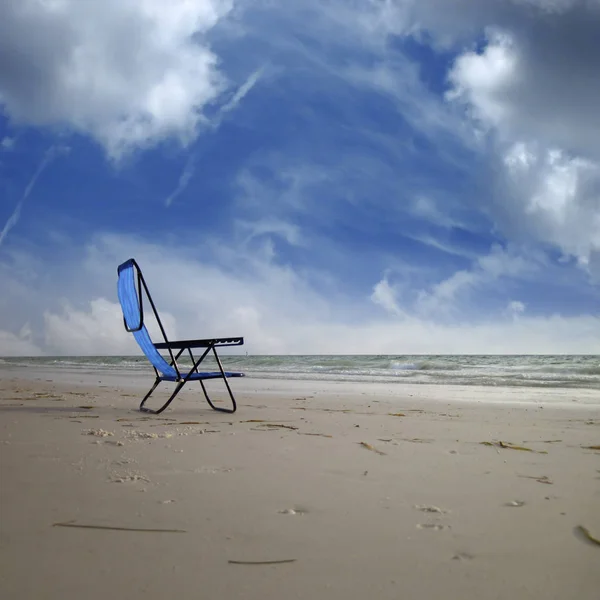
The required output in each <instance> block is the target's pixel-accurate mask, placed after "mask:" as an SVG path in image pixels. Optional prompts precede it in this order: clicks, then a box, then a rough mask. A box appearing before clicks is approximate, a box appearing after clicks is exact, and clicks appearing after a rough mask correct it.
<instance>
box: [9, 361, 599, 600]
mask: <svg viewBox="0 0 600 600" xmlns="http://www.w3.org/2000/svg"><path fill="white" fill-rule="evenodd" d="M1 376H2V378H1V380H0V597H1V598H3V599H7V600H12V599H29V598H31V599H33V598H35V599H36V600H42V599H68V598H78V599H79V598H85V599H89V600H94V599H102V600H106V599H108V598H127V599H128V600H134V599H137V598H144V599H145V600H152V599H161V600H162V599H165V598H179V599H182V600H185V599H188V598H194V599H196V598H223V599H224V598H227V599H229V598H244V599H248V600H251V599H257V600H258V599H261V600H265V599H269V598H274V599H275V598H277V599H279V598H286V599H287V598H311V599H321V598H322V599H338V598H339V599H342V598H343V599H345V600H348V599H353V598H360V599H365V598H372V599H387V598H394V599H397V598H411V599H412V598H423V599H433V598H444V599H445V600H454V599H456V600H459V599H460V600H464V599H467V598H469V599H470V598H473V599H477V600H488V599H511V600H520V599H529V598H532V599H533V598H535V599H537V598H539V599H544V600H551V599H554V598H556V599H561V600H564V599H567V598H569V599H570V598H573V599H577V600H588V599H589V600H592V599H593V600H598V598H599V597H600V546H599V545H594V544H593V543H592V542H591V541H589V540H587V539H586V538H585V536H584V535H583V534H582V533H581V530H578V529H576V528H577V527H579V526H583V527H585V528H587V530H588V531H589V532H590V533H591V534H592V535H595V536H596V537H600V452H599V451H597V450H594V449H591V448H587V447H589V446H598V445H600V394H598V392H593V391H588V392H585V391H580V390H565V389H563V390H554V391H545V390H539V389H537V390H525V389H523V388H520V389H490V388H477V387H470V388H459V387H442V386H415V385H412V386H411V385H383V384H371V385H362V384H352V383H331V382H311V381H274V380H271V381H269V380H260V379H253V378H245V379H243V380H233V381H232V385H233V387H234V390H235V392H236V397H237V400H238V403H239V409H238V412H237V413H236V414H235V415H224V414H218V413H215V412H213V411H211V410H210V409H209V407H208V406H207V405H206V403H205V402H204V401H203V400H202V398H201V396H200V395H199V394H198V393H197V392H199V389H195V388H193V387H191V386H188V388H189V389H187V390H186V391H185V392H183V393H182V396H181V399H178V400H176V401H175V402H174V403H173V404H172V408H170V409H169V410H168V411H166V412H165V413H163V414H162V415H160V416H147V415H144V414H142V413H139V412H138V411H137V410H136V408H137V405H138V404H139V399H140V395H141V394H142V393H143V392H144V391H145V389H147V387H149V384H150V381H149V379H150V378H147V379H143V380H140V379H139V378H136V379H134V380H130V379H126V378H125V377H122V376H121V377H119V376H110V377H107V376H106V375H98V374H87V375H85V374H84V375H81V374H80V373H77V372H75V371H74V372H72V373H70V374H68V373H67V374H65V373H63V374H62V375H61V374H57V373H52V372H50V371H44V372H42V371H38V372H28V373H27V378H25V372H24V371H20V370H18V369H13V370H7V369H4V370H3V371H2V372H1ZM211 387H212V388H215V389H216V388H218V385H217V382H214V385H212V386H211ZM217 397H224V396H223V395H222V394H217ZM500 441H502V442H505V443H506V444H509V443H510V444H514V445H517V446H519V447H524V448H528V449H530V450H531V451H525V450H519V449H515V448H511V447H508V446H506V445H505V446H502V445H484V444H482V442H492V443H497V442H500ZM79 526H85V527H79ZM129 529H132V530H129ZM273 561H275V563H274V564H245V563H273Z"/></svg>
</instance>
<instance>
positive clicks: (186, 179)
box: [165, 154, 196, 208]
mask: <svg viewBox="0 0 600 600" xmlns="http://www.w3.org/2000/svg"><path fill="white" fill-rule="evenodd" d="M194 161H195V156H194V155H193V154H191V155H190V156H189V157H188V159H187V161H186V163H185V167H184V168H183V171H182V172H181V175H180V176H179V181H178V182H177V187H176V188H175V189H174V190H173V191H172V192H171V193H170V194H169V196H168V198H167V199H166V200H165V206H166V207H167V208H168V207H169V206H171V204H173V201H174V200H175V199H176V198H177V197H178V196H179V195H181V194H182V193H183V192H184V191H185V189H186V188H187V186H188V185H189V184H190V181H191V180H192V177H193V176H194V172H195V170H196V165H195V164H194Z"/></svg>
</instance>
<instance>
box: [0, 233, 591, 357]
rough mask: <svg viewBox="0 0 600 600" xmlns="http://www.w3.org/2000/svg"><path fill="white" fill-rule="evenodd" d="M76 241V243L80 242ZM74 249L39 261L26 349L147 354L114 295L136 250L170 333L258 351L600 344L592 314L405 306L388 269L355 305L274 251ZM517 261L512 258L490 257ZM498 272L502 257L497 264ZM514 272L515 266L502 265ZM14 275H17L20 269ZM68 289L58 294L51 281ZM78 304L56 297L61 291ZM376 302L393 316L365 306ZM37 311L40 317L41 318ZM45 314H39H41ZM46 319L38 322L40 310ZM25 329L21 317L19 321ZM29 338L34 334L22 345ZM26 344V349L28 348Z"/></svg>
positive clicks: (95, 244)
mask: <svg viewBox="0 0 600 600" xmlns="http://www.w3.org/2000/svg"><path fill="white" fill-rule="evenodd" d="M73 250H75V248H73ZM77 250H78V251H74V252H72V253H69V256H70V261H71V262H70V263H69V264H62V265H61V266H60V268H58V267H56V266H53V264H54V263H53V262H52V260H51V258H48V260H47V262H44V263H38V266H37V267H36V268H37V269H42V270H44V271H45V273H46V278H45V279H44V280H43V281H40V280H36V281H37V283H36V294H35V295H34V300H35V301H36V302H37V312H36V311H35V310H34V309H32V310H31V311H30V313H31V314H30V316H31V320H30V331H31V335H30V336H29V337H28V338H27V344H29V346H26V347H27V348H30V349H31V350H33V349H34V348H38V349H39V351H42V352H44V353H46V354H88V355H89V354H92V355H93V354H130V353H133V354H138V353H139V351H138V350H137V349H136V346H135V345H134V343H133V340H132V337H131V336H130V335H128V334H126V333H125V331H124V330H123V326H122V318H121V312H120V308H119V305H118V302H117V300H116V285H115V284H116V265H117V264H118V263H119V262H120V261H121V260H123V259H124V257H127V256H130V255H133V256H135V257H136V259H137V260H138V261H139V263H140V265H141V266H142V268H143V269H144V274H145V276H146V279H147V282H148V285H149V287H150V291H151V293H152V295H153V298H154V300H155V302H156V304H157V307H158V309H159V311H160V314H161V316H162V317H163V318H164V320H165V324H166V326H167V330H168V332H169V334H170V336H171V337H176V336H177V335H181V334H182V332H185V333H183V335H185V336H186V337H194V336H198V337H205V336H206V337H212V336H216V337H220V336H226V335H243V336H245V338H246V347H245V348H244V350H246V349H247V350H248V351H249V352H250V353H252V354H259V353H261V354H262V353H264V354H271V353H375V354H379V353H381V354H383V353H392V354H398V353H493V352H500V353H527V352H531V353H552V352H561V353H565V352H566V353H569V352H573V353H576V352H582V353H587V352H589V353H598V352H600V319H598V318H597V317H592V316H574V317H563V316H560V315H550V316H548V317H534V316H527V315H525V314H521V313H520V311H518V306H517V304H514V308H515V310H513V313H514V312H515V311H517V312H519V319H513V318H512V315H511V314H508V313H507V312H506V310H505V307H506V304H505V305H503V306H501V307H500V308H499V310H498V311H497V312H496V313H487V314H485V315H484V316H483V317H479V318H477V319H471V320H470V321H469V322H461V323H459V322H447V321H446V322H444V321H443V320H442V319H440V318H438V317H437V316H436V315H430V316H425V315H419V314H418V313H416V312H415V311H413V310H410V307H407V306H404V305H402V303H401V301H400V299H399V295H398V289H397V287H396V286H394V285H393V284H392V283H390V281H389V279H388V278H387V277H384V278H383V279H382V280H381V281H380V282H379V283H378V284H376V285H375V286H374V287H372V288H371V290H370V291H371V297H370V298H369V297H368V294H367V295H366V296H365V297H364V298H363V300H364V305H360V306H358V307H357V306H356V305H355V301H356V300H355V299H353V298H351V297H349V296H347V295H345V294H344V293H337V294H336V293H331V292H330V290H329V289H326V288H323V287H322V286H320V285H315V284H313V283H311V281H310V279H309V278H308V277H307V276H306V275H305V274H303V273H302V272H301V271H298V270H293V269H291V268H289V267H283V266H281V265H277V264H276V263H275V262H274V261H272V260H271V259H270V258H269V257H265V256H263V255H261V254H249V252H248V250H247V248H241V247H240V248H231V247H230V248H229V249H228V252H225V253H223V255H222V256H221V257H220V258H219V260H218V262H217V263H211V264H208V263H206V262H202V261H200V260H198V259H195V258H190V257H193V256H195V255H205V254H206V253H205V250H206V248H205V247H204V246H203V245H198V244H197V243H194V244H182V245H181V248H180V249H179V250H173V249H172V248H170V249H169V251H166V249H165V247H164V246H162V245H161V244H158V243H156V242H153V243H149V242H145V241H144V240H141V239H139V238H132V237H128V236H122V235H118V236H117V235H108V234H104V235H101V236H97V237H95V238H94V239H93V240H90V242H89V243H88V244H87V246H86V247H85V248H78V249H77ZM494 261H497V262H501V261H505V262H507V263H508V262H511V261H510V260H509V259H506V258H504V259H503V258H498V257H496V258H494V259H490V262H494ZM487 269H488V271H489V272H490V273H498V272H499V270H500V267H499V266H490V265H488V266H487ZM503 269H504V272H506V271H510V270H511V269H513V270H514V269H515V267H514V266H504V267H503ZM14 276H15V275H14V274H13V277H14ZM50 282H52V285H56V286H58V289H59V290H60V291H59V292H58V293H57V292H56V290H53V288H52V287H50V285H51V284H50ZM57 296H58V297H61V296H62V297H68V298H69V301H68V302H66V301H60V302H59V303H58V304H56V297H57ZM373 302H375V303H377V304H379V305H380V306H382V307H383V308H385V309H386V311H387V312H386V313H384V314H381V313H379V314H375V313H372V312H371V311H369V310H367V308H368V306H369V305H371V306H372V304H373ZM7 308H8V312H7V311H2V313H1V314H0V331H4V333H3V334H2V335H0V343H1V344H2V345H1V346H0V354H6V353H7V352H10V349H11V348H14V347H15V346H14V344H15V339H17V338H19V332H18V331H17V332H11V331H12V330H11V327H12V326H13V325H14V322H15V319H14V318H11V319H9V318H8V317H7V316H6V315H8V314H15V313H14V312H13V311H11V310H10V309H11V307H10V306H8V307H7ZM36 315H37V317H36ZM40 316H41V318H40ZM36 318H37V321H36V322H34V319H36ZM20 327H22V326H20ZM23 343H25V342H23ZM24 347H25V346H24Z"/></svg>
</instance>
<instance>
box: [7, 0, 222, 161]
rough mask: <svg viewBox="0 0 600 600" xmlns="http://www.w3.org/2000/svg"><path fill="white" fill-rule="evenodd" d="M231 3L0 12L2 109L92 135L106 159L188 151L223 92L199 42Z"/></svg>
mask: <svg viewBox="0 0 600 600" xmlns="http://www.w3.org/2000/svg"><path fill="white" fill-rule="evenodd" d="M232 6H233V2H232V0H195V1H194V2H189V1H188V0H173V1H172V2H169V3H168V4H166V3H164V2H161V1H160V0H131V1H129V2H122V1H121V0H106V1H105V2H102V3H95V2H80V1H79V0H60V1H54V2H41V1H39V0H18V1H17V0H9V1H8V2H2V3H0V105H4V109H5V111H6V114H7V115H8V116H9V117H10V118H12V119H13V120H14V121H15V122H16V123H24V124H28V125H34V126H65V127H67V128H68V129H72V130H75V131H77V132H80V133H84V134H88V135H91V136H92V137H93V138H94V139H96V140H97V141H98V142H99V143H100V144H101V145H102V146H103V147H104V148H105V149H106V151H107V152H108V154H109V155H110V156H111V157H112V158H113V159H118V158H120V157H121V156H122V155H123V154H124V153H126V152H128V151H130V150H132V149H135V148H140V147H142V148H143V147H148V146H150V145H153V144H155V143H157V142H158V141H160V140H163V139H165V138H167V137H174V138H177V139H179V140H181V142H182V143H188V142H189V141H190V140H192V139H194V137H195V136H196V134H197V131H198V126H199V125H200V124H201V123H202V122H203V120H204V117H203V113H202V111H203V108H204V107H205V106H206V105H207V104H208V103H210V102H212V101H214V100H215V99H216V98H217V96H218V95H219V93H220V92H221V91H222V90H223V89H224V88H225V85H226V83H225V80H224V78H223V76H222V75H221V74H220V73H219V71H218V66H217V65H218V60H217V57H216V56H215V54H214V53H213V52H212V51H211V49H210V47H209V45H208V43H207V42H206V35H207V33H208V32H210V30H211V29H213V28H214V27H215V26H216V25H217V24H218V23H219V22H220V21H221V20H222V19H223V18H225V17H226V16H227V15H228V13H229V12H230V11H231V9H232Z"/></svg>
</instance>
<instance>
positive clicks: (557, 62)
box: [419, 0, 600, 266]
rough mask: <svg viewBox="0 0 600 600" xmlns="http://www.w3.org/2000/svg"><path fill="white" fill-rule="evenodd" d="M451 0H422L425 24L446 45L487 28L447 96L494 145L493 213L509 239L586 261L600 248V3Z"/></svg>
mask: <svg viewBox="0 0 600 600" xmlns="http://www.w3.org/2000/svg"><path fill="white" fill-rule="evenodd" d="M446 4H450V6H449V7H446V9H445V10H444V11H435V10H433V8H434V7H435V6H439V2H437V1H436V0H429V1H426V2H422V3H419V11H420V12H419V15H420V17H421V21H420V26H421V27H422V28H424V29H426V30H428V31H429V32H430V33H431V34H432V35H434V36H436V35H438V36H441V37H442V38H443V37H444V36H446V37H445V38H444V39H445V42H446V43H451V42H454V43H456V42H457V41H458V40H461V41H462V43H464V41H465V40H469V39H470V40H471V42H472V43H474V42H475V41H476V40H477V35H478V34H480V33H481V32H485V41H484V42H483V43H480V44H479V47H478V48H476V47H475V46H473V49H467V50H461V51H460V53H459V55H458V57H457V58H456V59H455V61H454V63H453V66H452V68H451V69H450V71H449V73H448V81H449V86H450V87H449V91H448V94H447V98H448V100H449V101H450V102H452V103H454V104H456V105H462V106H464V107H465V109H466V114H467V116H468V118H469V119H470V121H471V123H472V124H473V127H474V129H475V130H476V131H477V132H478V133H479V134H484V135H487V136H489V139H490V140H491V142H492V144H491V148H492V153H493V154H492V156H491V160H490V162H491V174H492V176H491V178H490V183H491V188H490V193H489V200H490V202H489V204H488V206H489V209H490V211H491V215H492V216H493V218H494V220H495V222H496V224H497V226H498V227H499V228H500V230H501V231H502V232H503V234H504V235H505V236H507V237H509V238H513V239H520V240H523V239H527V240H529V241H533V240H535V241H537V242H541V243H543V244H549V245H552V246H554V247H557V248H559V249H560V250H561V251H562V252H563V253H565V254H567V255H571V256H575V257H577V259H578V260H579V263H580V264H581V265H584V266H585V265H587V264H588V263H589V260H590V257H591V255H592V254H593V253H594V252H597V251H598V249H599V247H600V246H599V245H600V220H599V218H598V211H599V209H600V150H599V147H598V143H597V139H598V132H599V131H600V113H599V112H598V110H597V98H599V97H600V79H599V78H598V77H597V65H598V61H599V60H600V45H598V31H600V2H597V1H596V0H592V1H583V0H556V1H554V2H549V1H546V0H544V1H542V0H515V1H513V2H491V1H477V2H475V1H474V0H473V1H462V2H459V1H458V0H456V1H451V2H450V3H445V5H446ZM475 5H477V6H475ZM453 9H456V10H453ZM471 9H472V10H471Z"/></svg>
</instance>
